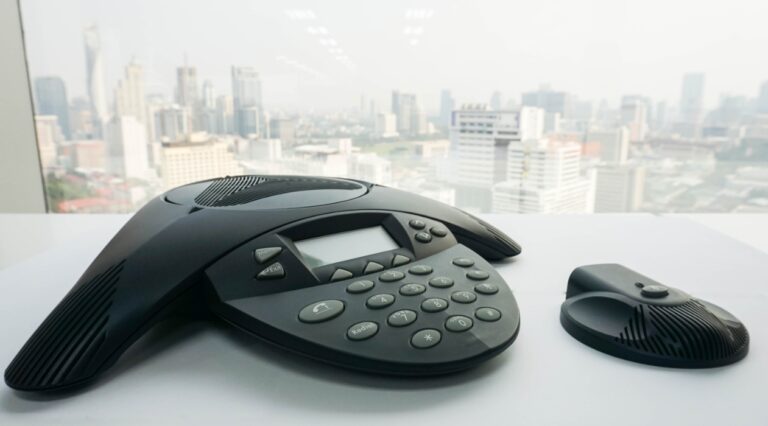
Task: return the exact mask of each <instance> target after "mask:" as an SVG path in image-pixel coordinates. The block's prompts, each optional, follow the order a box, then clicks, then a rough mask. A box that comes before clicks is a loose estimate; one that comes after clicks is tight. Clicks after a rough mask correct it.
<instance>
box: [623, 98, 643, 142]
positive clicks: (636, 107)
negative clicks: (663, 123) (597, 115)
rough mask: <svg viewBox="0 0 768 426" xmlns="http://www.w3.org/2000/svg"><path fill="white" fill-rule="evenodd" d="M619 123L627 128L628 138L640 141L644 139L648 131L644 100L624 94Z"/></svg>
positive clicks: (632, 140)
mask: <svg viewBox="0 0 768 426" xmlns="http://www.w3.org/2000/svg"><path fill="white" fill-rule="evenodd" d="M621 124H622V125H624V126H626V127H627V129H629V140H630V141H631V142H640V141H643V140H645V135H646V132H647V131H648V108H647V105H646V103H645V102H644V101H642V100H640V99H638V98H637V97H635V96H624V97H623V98H622V99H621Z"/></svg>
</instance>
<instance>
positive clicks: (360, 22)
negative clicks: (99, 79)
mask: <svg viewBox="0 0 768 426" xmlns="http://www.w3.org/2000/svg"><path fill="white" fill-rule="evenodd" d="M21 6H22V13H23V20H24V30H25V37H26V43H27V54H28V59H29V64H30V71H31V74H32V76H33V77H36V76H41V75H59V76H61V77H63V78H64V80H65V81H66V83H67V86H68V90H69V93H70V97H71V96H73V95H83V94H84V93H85V59H84V52H83V38H82V30H83V28H84V27H86V26H87V25H89V24H91V23H96V24H97V25H98V26H99V29H100V31H101V36H102V44H103V54H104V57H105V65H106V67H105V73H106V83H107V92H108V93H109V94H110V98H111V94H112V90H113V88H114V86H115V83H116V81H117V80H118V79H119V78H120V77H121V76H122V73H123V70H122V68H123V66H124V65H125V64H126V63H128V62H129V61H130V59H131V58H135V59H136V61H137V62H139V63H141V64H143V65H144V66H145V69H146V73H147V85H148V92H151V91H155V92H163V93H166V94H168V95H171V94H172V93H173V88H174V86H175V67H176V66H178V65H179V64H181V63H183V58H184V54H185V53H186V54H187V57H188V61H189V64H190V65H194V66H196V67H197V68H198V75H199V79H200V84H202V80H203V79H205V78H209V79H211V80H212V81H213V83H214V85H215V87H216V89H217V91H218V92H219V93H229V92H230V79H229V72H230V71H229V70H230V66H231V65H233V64H237V65H251V66H255V67H257V68H258V69H259V71H260V72H261V73H262V83H263V92H264V101H265V103H266V104H267V106H268V107H270V106H271V107H289V108H294V107H301V108H325V107H352V106H356V105H358V104H359V98H360V95H361V94H363V93H364V94H366V95H367V96H369V97H375V98H376V99H377V100H378V102H379V108H388V103H385V102H388V96H389V91H390V90H392V89H393V88H399V89H401V90H404V91H412V92H415V93H418V94H419V95H420V96H421V99H422V103H423V104H424V106H425V107H427V108H428V110H434V109H436V108H437V102H438V96H439V90H440V89H442V88H450V89H452V90H453V92H454V95H455V96H456V97H457V98H458V100H459V101H483V102H485V101H487V100H488V98H489V97H490V94H491V92H492V91H493V90H495V89H498V90H501V91H502V92H503V94H504V96H505V98H509V97H513V98H514V99H519V94H520V92H522V91H527V90H531V89H535V88H537V87H538V86H539V85H540V84H541V83H548V84H549V85H550V86H551V87H552V88H554V89H558V90H566V91H569V92H572V93H574V94H576V95H577V96H578V97H579V98H581V99H593V100H600V99H606V100H608V101H609V102H611V103H612V104H616V103H618V100H619V97H620V96H621V95H622V94H629V93H637V94H643V95H647V96H651V97H652V98H654V99H655V100H664V99H666V100H669V101H671V102H672V103H674V104H676V103H677V101H678V98H679V92H680V85H681V78H682V74H683V73H685V72H690V71H699V72H704V73H706V101H707V104H708V106H713V105H715V104H716V102H717V99H718V98H719V96H720V94H722V93H731V94H740V95H747V96H750V97H754V96H755V95H756V93H757V91H758V88H759V85H760V84H761V82H763V81H765V80H768V54H766V51H768V29H767V28H766V16H768V1H766V0H752V1H748V0H728V1H702V0H698V1H689V0H662V1H659V0H637V1H621V0H606V1H602V0H600V1H598V0H593V1H578V0H536V1H513V0H506V1H484V0H472V1H446V0H443V1H399V0H398V1H392V0H390V1H384V2H382V1H378V2H373V1H351V0H350V1H330V0H325V1H322V2H317V1H314V2H310V1H304V2H291V1H272V2H265V1H246V0H215V1H212V0H203V1H190V0H130V1H112V0H108V1H105V0H66V1H61V0H21ZM414 9H415V11H414ZM308 10H309V11H311V12H310V13H307V12H306V11H308ZM295 11H304V12H300V13H297V12H295ZM409 11H410V12H409ZM323 31H325V34H323ZM313 33H314V34H313ZM333 43H335V45H334V44H333ZM334 49H341V51H339V50H334Z"/></svg>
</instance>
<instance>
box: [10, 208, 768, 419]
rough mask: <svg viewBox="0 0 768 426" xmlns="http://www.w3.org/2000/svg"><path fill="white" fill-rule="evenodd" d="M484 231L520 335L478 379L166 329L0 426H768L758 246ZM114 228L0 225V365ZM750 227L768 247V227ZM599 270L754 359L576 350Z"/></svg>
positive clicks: (639, 221) (557, 220)
mask: <svg viewBox="0 0 768 426" xmlns="http://www.w3.org/2000/svg"><path fill="white" fill-rule="evenodd" d="M486 218H487V219H488V220H489V221H491V222H492V223H494V224H495V225H497V226H498V227H499V228H501V229H502V230H504V231H506V232H507V233H509V234H510V235H511V236H512V237H513V238H515V239H516V240H517V241H518V242H520V243H521V245H522V246H523V254H522V255H520V256H519V257H518V258H516V259H515V260H512V261H507V262H502V263H499V264H497V265H496V266H497V268H498V270H499V271H500V272H501V274H502V275H503V276H504V277H505V279H506V280H507V282H508V283H509V285H510V286H511V287H512V289H513V290H514V291H515V294H516V297H517V300H518V303H519V305H520V309H521V317H522V326H521V327H522V328H521V332H520V335H519V337H518V339H517V341H516V342H515V343H514V344H513V345H512V346H511V347H510V348H509V349H508V350H507V351H506V352H504V353H503V354H502V355H500V356H498V357H497V358H495V359H493V360H491V361H490V362H487V363H486V364H484V365H482V366H481V367H479V368H476V369H474V370H470V371H467V372H465V373H461V374H456V375H451V376H446V377H438V378H428V379H403V378H390V377H379V376H371V375H366V374H362V373H355V372H349V371H345V370H342V369H339V368H335V367H329V366H327V365H324V364H320V363H317V362H314V361H309V360H306V359H303V358H301V357H298V356H296V355H291V354H287V353H284V352H282V351H280V350H278V349H274V348H272V347H269V346H267V345H266V344H264V343H262V342H259V341H257V340H255V339H253V338H251V337H249V336H247V335H244V334H243V333H241V332H239V331H237V330H233V329H231V328H230V327H227V326H225V325H222V324H208V323H203V322H196V323H184V322H178V321H177V322H172V323H167V324H163V325H161V326H159V327H158V328H156V329H155V330H153V331H152V332H150V333H149V334H148V335H147V336H145V337H144V338H142V339H141V340H140V341H139V342H137V344H136V345H134V347H132V348H131V349H130V350H129V351H128V352H127V353H126V354H125V356H124V357H123V358H122V359H121V360H120V361H119V362H118V364H117V365H116V366H115V367H114V368H113V370H112V371H111V372H110V373H109V374H107V375H106V376H105V377H104V378H103V379H102V380H100V381H99V382H97V383H96V384H95V385H93V386H91V387H89V388H86V389H84V390H82V391H80V392H78V393H75V394H71V395H69V396H67V397H64V398H61V397H59V398H54V399H51V398H48V397H41V396H35V395H27V394H21V393H17V392H14V391H12V390H10V389H9V388H7V387H5V386H2V385H0V425H6V424H17V423H29V424H58V423H67V424H78V425H80V424H91V423H93V424H106V423H110V424H210V423H215V424H249V425H253V424H261V425H286V424H307V425H314V424H334V425H340V424H354V425H360V424H365V425H366V426H367V425H379V424H381V425H389V426H392V425H402V424H414V425H421V424H441V425H443V424H472V425H496V424H515V425H534V424H535V425H550V424H551V425H561V424H569V425H598V424H610V425H619V424H620V425H643V426H646V425H648V424H664V425H666V424H670V425H671V424H675V425H723V424H728V425H731V424H732V425H761V426H764V425H767V424H768V410H766V407H768V392H766V390H765V383H766V382H768V369H766V366H768V349H767V348H766V342H768V332H766V331H765V330H766V327H765V324H766V323H768V309H766V307H767V306H768V300H767V299H768V297H767V296H768V282H767V281H766V279H767V277H768V254H766V253H765V252H763V251H761V250H760V249H758V248H755V247H760V248H764V247H768V241H766V240H765V239H764V238H763V239H760V238H759V237H756V236H755V235H756V234H757V233H755V232H752V233H750V232H747V231H745V230H744V226H740V225H738V224H735V223H730V224H728V223H725V222H728V220H727V219H722V218H720V219H718V220H717V221H719V222H720V223H719V225H715V226H713V228H717V229H723V228H725V229H726V230H728V229H736V230H737V232H736V234H738V235H736V238H738V239H739V240H741V241H737V240H736V239H733V238H731V237H727V236H725V235H723V234H721V233H719V232H716V231H714V230H713V229H712V228H708V227H707V226H704V225H702V224H700V223H696V222H704V223H707V220H706V219H705V218H704V219H702V218H701V217H693V218H688V217H669V216H652V215H595V216H488V217H486ZM126 219H127V217H126V216H108V215H103V216H78V215H73V216H58V215H48V216H43V215H40V216H34V215H31V216H23V215H0V239H2V241H0V268H3V269H1V270H0V366H1V367H3V368H4V367H5V366H7V365H8V363H9V362H10V361H11V359H12V357H13V356H14V355H15V353H16V351H17V350H18V349H19V348H20V347H21V345H22V344H23V343H24V342H25V341H26V339H27V338H28V337H29V336H30V334H31V333H32V332H33V331H34V330H35V329H36V327H37V326H38V325H39V324H40V322H41V321H42V320H43V319H44V318H45V316H46V315H47V314H48V313H49V312H50V310H51V309H52V308H53V307H54V306H55V305H56V303H58V301H59V300H60V299H61V298H62V297H63V295H64V294H65V293H66V292H67V291H68V290H69V289H70V287H71V285H72V284H73V283H74V282H75V281H76V280H77V278H78V277H79V275H80V274H81V273H82V271H83V270H84V269H85V267H86V266H87V265H88V264H89V263H90V261H91V260H92V259H93V258H94V257H95V256H96V254H98V252H99V250H100V249H101V248H102V247H103V245H104V244H105V243H106V242H107V240H108V239H109V238H110V237H111V236H112V235H113V234H114V232H115V231H117V229H118V228H119V227H120V226H121V225H122V224H123V223H124V222H125V220H126ZM691 219H693V220H691ZM724 223H725V224H724ZM746 223H748V224H749V226H758V227H759V228H760V231H759V232H763V235H765V234H764V232H765V231H764V230H765V229H768V216H752V217H751V218H750V219H749V221H748V222H746ZM743 241H746V243H745V242H743ZM750 243H753V244H752V246H751V245H749V244H750ZM603 262H618V263H623V264H625V265H627V266H629V267H630V268H633V269H636V270H638V271H639V272H641V273H644V274H645V275H648V276H650V277H652V278H656V279H657V280H659V281H661V282H664V283H666V284H669V285H672V286H676V287H680V288H682V289H683V290H685V291H687V292H689V293H691V294H693V295H696V296H698V297H701V298H703V299H705V300H710V301H713V302H715V303H717V304H718V305H721V306H723V307H725V308H726V309H728V310H729V311H730V312H732V313H733V314H734V315H736V316H737V317H738V318H740V319H741V320H742V321H744V323H745V324H746V325H747V327H748V329H749V331H750V334H751V339H752V340H751V349H750V354H749V355H748V356H747V358H746V359H744V360H743V361H742V362H739V363H737V364H735V365H732V366H729V367H722V368H716V369H708V370H675V369H667V368H659V367H652V366H646V365H641V364H636V363H632V362H628V361H624V360H620V359H616V358H612V357H610V356H607V355H604V354H602V353H599V352H597V351H595V350H593V349H590V348H588V347H586V346H584V345H582V344H581V343H579V342H577V341H576V340H574V339H572V338H571V337H570V336H569V335H568V334H567V333H566V332H565V331H564V330H563V329H562V328H561V327H560V324H559V321H558V315H559V306H560V303H562V301H563V298H564V291H565V286H566V280H567V278H568V275H569V273H570V272H571V270H573V268H575V267H577V266H580V265H584V264H591V263H603Z"/></svg>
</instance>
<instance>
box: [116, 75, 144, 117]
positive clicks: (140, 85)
mask: <svg viewBox="0 0 768 426" xmlns="http://www.w3.org/2000/svg"><path fill="white" fill-rule="evenodd" d="M115 115H117V116H131V117H133V118H135V119H136V120H137V121H139V122H140V123H146V121H147V117H146V115H147V105H146V101H145V98H144V69H143V68H142V67H141V65H139V64H137V63H135V62H131V63H130V64H128V65H127V66H126V67H125V77H124V78H123V80H121V81H119V82H118V83H117V88H116V89H115Z"/></svg>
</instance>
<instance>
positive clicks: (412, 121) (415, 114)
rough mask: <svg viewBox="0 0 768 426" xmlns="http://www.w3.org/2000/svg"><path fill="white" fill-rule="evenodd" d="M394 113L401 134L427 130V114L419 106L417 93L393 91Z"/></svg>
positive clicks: (415, 133) (414, 133)
mask: <svg viewBox="0 0 768 426" xmlns="http://www.w3.org/2000/svg"><path fill="white" fill-rule="evenodd" d="M392 113H393V114H395V116H396V117H397V131H398V132H399V133H400V134H401V135H420V134H424V133H426V132H427V129H426V114H424V112H423V110H422V109H421V107H420V106H419V103H418V100H417V98H416V95H414V94H412V93H400V92H398V91H393V92H392Z"/></svg>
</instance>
